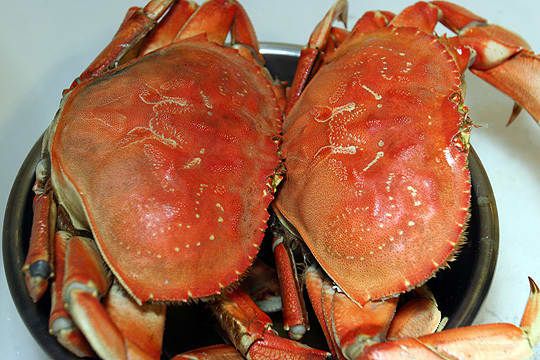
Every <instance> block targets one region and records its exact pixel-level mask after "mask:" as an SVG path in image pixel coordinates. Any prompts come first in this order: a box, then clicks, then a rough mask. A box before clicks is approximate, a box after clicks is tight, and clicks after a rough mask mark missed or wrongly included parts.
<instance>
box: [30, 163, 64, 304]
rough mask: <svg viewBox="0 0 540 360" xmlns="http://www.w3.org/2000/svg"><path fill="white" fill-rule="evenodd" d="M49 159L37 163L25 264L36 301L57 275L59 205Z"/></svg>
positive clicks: (31, 294)
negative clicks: (55, 243)
mask: <svg viewBox="0 0 540 360" xmlns="http://www.w3.org/2000/svg"><path fill="white" fill-rule="evenodd" d="M45 158H46V157H45V156H43V155H42V159H41V160H40V161H39V163H38V165H37V166H36V181H35V183H34V187H33V190H34V193H35V195H34V201H33V209H34V215H33V220H32V232H31V235H30V245H29V248H28V253H27V255H26V260H25V262H24V265H23V267H22V271H23V273H24V280H25V284H26V288H27V290H28V293H29V295H30V297H31V298H32V300H33V301H34V302H37V301H38V300H39V299H41V297H42V296H43V294H45V291H47V286H48V280H49V277H51V276H52V274H53V266H52V265H53V264H52V257H51V250H52V242H53V237H54V229H55V226H56V204H55V202H54V199H53V195H52V192H51V189H50V182H49V173H50V170H49V162H48V161H47V160H45Z"/></svg>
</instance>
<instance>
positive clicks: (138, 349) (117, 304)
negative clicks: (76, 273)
mask: <svg viewBox="0 0 540 360" xmlns="http://www.w3.org/2000/svg"><path fill="white" fill-rule="evenodd" d="M104 305H105V309H106V310H107V313H108V314H109V316H110V318H111V319H112V321H113V322H114V323H115V325H116V326H117V327H118V329H119V330H120V332H121V333H122V336H123V338H124V341H125V344H126V349H127V357H128V359H159V358H160V356H161V348H162V344H163V332H164V330H165V312H166V307H165V305H164V304H160V303H155V304H144V305H138V304H137V303H135V301H133V299H131V298H130V297H129V295H128V294H127V293H126V292H125V291H124V290H123V289H122V287H121V286H120V285H118V284H117V283H114V284H113V285H112V287H111V289H110V290H109V292H108V293H107V297H106V298H105V302H104Z"/></svg>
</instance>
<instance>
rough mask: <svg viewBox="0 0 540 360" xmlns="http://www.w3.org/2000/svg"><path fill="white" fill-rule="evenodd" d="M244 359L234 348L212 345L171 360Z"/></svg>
mask: <svg viewBox="0 0 540 360" xmlns="http://www.w3.org/2000/svg"><path fill="white" fill-rule="evenodd" d="M242 359H244V357H243V356H242V354H240V353H239V352H238V351H237V350H236V349H235V348H234V347H232V346H230V345H225V344H219V345H211V346H207V347H203V348H200V349H195V350H192V351H188V352H185V353H182V354H179V355H176V356H175V357H173V358H172V359H171V360H242Z"/></svg>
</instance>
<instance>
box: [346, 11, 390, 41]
mask: <svg viewBox="0 0 540 360" xmlns="http://www.w3.org/2000/svg"><path fill="white" fill-rule="evenodd" d="M394 17H395V15H394V14H393V13H391V12H390V11H384V10H376V11H368V12H366V13H364V15H362V17H360V19H358V20H357V21H356V24H354V27H353V28H352V30H351V34H353V36H354V35H356V34H363V33H368V32H372V31H375V30H378V29H380V28H383V27H386V26H387V25H388V23H389V22H390V21H391V20H392V19H393V18H394Z"/></svg>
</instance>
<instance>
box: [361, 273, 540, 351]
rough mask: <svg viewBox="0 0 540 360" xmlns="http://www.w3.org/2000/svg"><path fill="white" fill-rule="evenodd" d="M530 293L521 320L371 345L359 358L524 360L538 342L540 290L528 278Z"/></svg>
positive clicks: (539, 332) (539, 338)
mask: <svg viewBox="0 0 540 360" xmlns="http://www.w3.org/2000/svg"><path fill="white" fill-rule="evenodd" d="M529 281H530V287H531V293H530V295H529V300H528V302H527V306H526V308H525V313H524V315H523V318H522V321H521V327H517V326H515V325H512V324H487V325H476V326H469V327H465V328H458V329H450V330H445V331H441V332H440V333H436V334H432V335H426V336H422V337H419V338H408V339H401V340H397V341H392V342H387V343H380V344H376V345H373V346H371V347H369V348H368V349H367V351H366V352H365V353H364V354H363V356H361V357H360V358H359V359H377V360H384V359H389V360H392V359H401V358H404V357H407V358H414V359H471V358H473V354H476V355H477V356H476V357H474V358H475V359H491V360H497V359H501V360H502V359H505V360H517V359H528V358H530V357H531V356H532V355H533V352H532V348H533V347H534V346H535V345H536V344H537V343H538V341H539V340H540V336H539V335H540V331H539V329H540V291H539V289H538V285H536V283H535V282H534V281H533V280H532V279H530V278H529Z"/></svg>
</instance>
